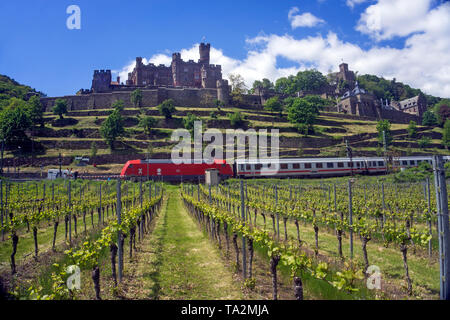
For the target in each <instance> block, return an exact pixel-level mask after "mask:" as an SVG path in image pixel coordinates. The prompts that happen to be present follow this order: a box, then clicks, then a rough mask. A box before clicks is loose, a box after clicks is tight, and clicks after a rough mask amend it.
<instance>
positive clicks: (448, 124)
mask: <svg viewBox="0 0 450 320" xmlns="http://www.w3.org/2000/svg"><path fill="white" fill-rule="evenodd" d="M442 144H443V145H444V146H445V147H446V148H447V149H448V148H450V119H447V121H445V124H444V131H443V133H442Z"/></svg>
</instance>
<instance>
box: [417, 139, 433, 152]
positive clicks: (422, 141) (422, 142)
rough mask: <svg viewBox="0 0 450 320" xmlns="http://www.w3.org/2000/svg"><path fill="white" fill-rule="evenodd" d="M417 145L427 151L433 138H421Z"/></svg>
mask: <svg viewBox="0 0 450 320" xmlns="http://www.w3.org/2000/svg"><path fill="white" fill-rule="evenodd" d="M417 143H418V144H419V148H421V149H425V148H426V147H428V146H429V145H430V144H431V138H430V137H427V136H422V138H420V139H419V141H417Z"/></svg>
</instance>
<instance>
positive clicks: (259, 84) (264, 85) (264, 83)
mask: <svg viewBox="0 0 450 320" xmlns="http://www.w3.org/2000/svg"><path fill="white" fill-rule="evenodd" d="M274 88H275V86H274V84H273V83H272V82H271V81H270V80H269V79H267V78H264V79H262V80H261V81H259V80H255V81H254V82H253V85H252V89H251V90H250V91H251V93H255V91H256V89H264V90H266V91H273V90H274Z"/></svg>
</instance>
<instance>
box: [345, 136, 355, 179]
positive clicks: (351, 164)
mask: <svg viewBox="0 0 450 320" xmlns="http://www.w3.org/2000/svg"><path fill="white" fill-rule="evenodd" d="M345 149H346V151H347V158H350V174H351V175H352V176H353V152H352V148H350V146H349V145H348V140H347V139H345Z"/></svg>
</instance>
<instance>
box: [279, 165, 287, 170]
mask: <svg viewBox="0 0 450 320" xmlns="http://www.w3.org/2000/svg"><path fill="white" fill-rule="evenodd" d="M280 168H281V169H284V170H286V169H287V168H288V165H287V163H282V164H281V165H280Z"/></svg>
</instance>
